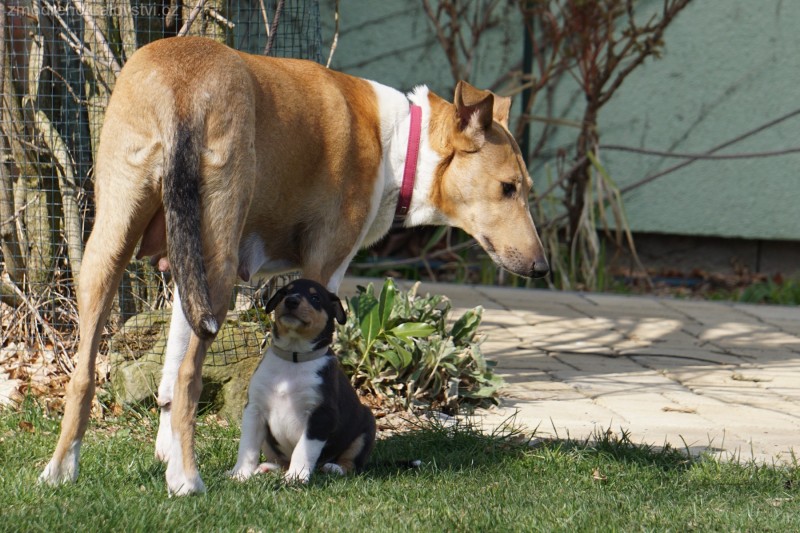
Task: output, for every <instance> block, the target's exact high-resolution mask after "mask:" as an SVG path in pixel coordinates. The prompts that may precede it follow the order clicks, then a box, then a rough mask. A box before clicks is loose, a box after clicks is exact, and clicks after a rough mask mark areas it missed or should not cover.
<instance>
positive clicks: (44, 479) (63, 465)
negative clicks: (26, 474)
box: [39, 440, 81, 487]
mask: <svg viewBox="0 0 800 533" xmlns="http://www.w3.org/2000/svg"><path fill="white" fill-rule="evenodd" d="M80 452H81V441H80V440H76V441H75V442H73V443H72V446H70V447H69V450H67V453H66V454H65V455H64V458H63V459H62V460H61V462H60V463H58V462H56V460H55V459H50V462H49V463H47V466H46V467H44V471H42V473H41V474H39V483H43V484H46V485H50V486H51V487H55V486H56V485H61V484H62V483H73V482H74V481H75V480H76V479H78V459H79V458H80Z"/></svg>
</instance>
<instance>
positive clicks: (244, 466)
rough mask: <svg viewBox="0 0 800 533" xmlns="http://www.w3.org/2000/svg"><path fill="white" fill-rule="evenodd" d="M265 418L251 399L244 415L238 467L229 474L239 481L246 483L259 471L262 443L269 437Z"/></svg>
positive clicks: (237, 460) (237, 461)
mask: <svg viewBox="0 0 800 533" xmlns="http://www.w3.org/2000/svg"><path fill="white" fill-rule="evenodd" d="M264 418H265V417H263V416H261V413H260V412H259V410H258V408H257V407H256V402H255V401H253V400H252V399H251V400H250V401H249V403H248V404H247V407H245V409H244V414H243V415H242V438H241V439H239V455H238V457H237V459H236V466H234V467H233V470H231V471H230V472H229V475H230V476H231V477H232V478H234V479H236V480H238V481H244V480H245V479H247V478H249V477H250V476H252V475H253V474H254V473H255V472H256V469H258V463H259V459H260V458H261V443H262V442H264V439H265V438H266V435H267V430H266V420H265V419H264Z"/></svg>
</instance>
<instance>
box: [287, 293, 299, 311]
mask: <svg viewBox="0 0 800 533" xmlns="http://www.w3.org/2000/svg"><path fill="white" fill-rule="evenodd" d="M283 305H285V306H286V308H287V309H289V310H292V309H297V308H298V307H299V306H300V297H299V296H298V295H296V294H290V295H289V296H287V297H286V298H284V300H283Z"/></svg>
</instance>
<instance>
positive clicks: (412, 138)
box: [395, 104, 422, 218]
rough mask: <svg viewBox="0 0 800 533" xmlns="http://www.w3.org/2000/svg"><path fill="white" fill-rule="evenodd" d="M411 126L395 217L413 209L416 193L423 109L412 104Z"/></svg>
mask: <svg viewBox="0 0 800 533" xmlns="http://www.w3.org/2000/svg"><path fill="white" fill-rule="evenodd" d="M410 111H411V126H410V128H409V132H408V148H407V149H406V164H405V167H404V168H403V184H402V186H401V187H400V197H399V198H398V199H397V210H396V211H395V216H397V217H400V218H402V217H404V216H406V213H408V209H409V207H411V195H412V194H413V193H414V180H415V178H416V175H417V160H418V159H419V142H420V138H421V137H422V108H421V107H420V106H418V105H414V104H411V106H410Z"/></svg>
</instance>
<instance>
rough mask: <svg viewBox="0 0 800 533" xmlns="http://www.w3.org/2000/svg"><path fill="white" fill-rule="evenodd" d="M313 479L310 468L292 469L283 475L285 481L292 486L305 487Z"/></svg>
mask: <svg viewBox="0 0 800 533" xmlns="http://www.w3.org/2000/svg"><path fill="white" fill-rule="evenodd" d="M309 479H311V469H310V468H292V467H289V470H287V471H286V473H285V474H283V480H284V481H285V482H286V483H288V484H290V485H298V484H299V485H305V484H306V483H308V480H309Z"/></svg>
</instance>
